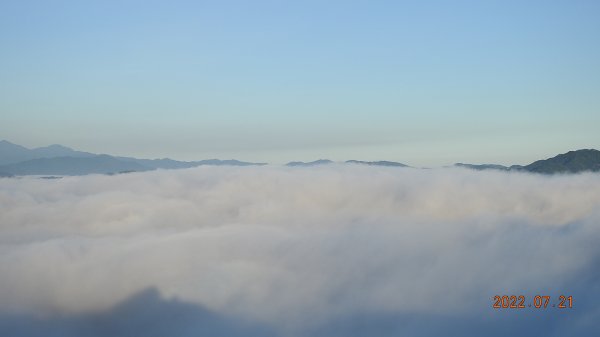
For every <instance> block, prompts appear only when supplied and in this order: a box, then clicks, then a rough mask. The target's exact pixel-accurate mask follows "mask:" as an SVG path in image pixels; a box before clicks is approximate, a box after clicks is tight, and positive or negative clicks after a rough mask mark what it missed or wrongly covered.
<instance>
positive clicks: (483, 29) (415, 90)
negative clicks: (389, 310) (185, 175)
mask: <svg viewBox="0 0 600 337" xmlns="http://www.w3.org/2000/svg"><path fill="white" fill-rule="evenodd" d="M598 18H600V1H577V0H571V1H375V0H371V1H311V0H309V1H226V0H221V1H27V0H24V1H1V0H0V51H1V53H0V139H6V140H8V141H10V142H13V143H17V144H20V145H24V146H27V147H39V146H45V145H49V144H55V143H58V144H62V145H66V146H69V147H72V148H75V149H78V150H83V151H90V152H98V153H110V154H118V155H129V156H136V157H143V158H161V157H171V158H174V159H181V160H196V159H198V160H199V159H205V158H215V157H216V158H222V159H228V158H236V159H240V160H247V161H265V162H270V163H284V162H287V161H291V160H303V161H310V160H315V159H319V158H329V159H332V160H347V159H359V160H394V161H399V162H403V163H406V164H409V165H413V166H439V165H446V164H451V163H454V162H472V163H500V164H527V163H530V162H531V161H533V160H536V159H541V158H547V157H550V156H553V155H556V154H558V153H563V152H566V151H568V150H574V149H580V148H596V149H600V132H599V131H598V126H599V125H600V20H599V19H598Z"/></svg>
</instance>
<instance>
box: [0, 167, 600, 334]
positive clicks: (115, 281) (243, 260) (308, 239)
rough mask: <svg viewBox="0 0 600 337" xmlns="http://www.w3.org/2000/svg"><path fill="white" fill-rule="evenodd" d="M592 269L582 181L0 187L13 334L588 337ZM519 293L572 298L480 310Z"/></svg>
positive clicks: (213, 173) (302, 171)
mask: <svg viewBox="0 0 600 337" xmlns="http://www.w3.org/2000/svg"><path fill="white" fill-rule="evenodd" d="M599 263H600V174H593V173H584V174H578V175H555V176H545V175H534V174H527V173H507V172H496V171H471V170H466V169H450V168H448V169H433V170H419V169H409V168H385V167H371V166H362V165H325V166H320V167H310V168H288V167H273V166H264V167H199V168H194V169H186V170H170V171H160V170H159V171H152V172H145V173H132V174H122V175H116V176H104V175H90V176H81V177H65V178H63V179H53V180H47V179H37V178H32V177H30V178H11V179H0V334H1V335H7V336H38V335H44V336H107V335H111V336H436V335H440V334H444V335H446V334H452V333H455V334H461V335H473V336H480V335H487V336H491V335H503V334H509V335H513V336H515V335H531V334H533V335H546V336H549V335H556V336H558V335H561V336H565V335H572V334H578V335H586V334H589V333H592V332H593V331H597V328H598V323H597V322H599V321H600V264H599ZM513 294H514V295H524V296H527V303H531V299H532V298H533V296H534V295H538V294H539V295H548V296H552V301H553V303H557V299H558V296H559V295H566V296H573V298H574V308H571V309H557V308H550V307H549V308H547V309H533V308H526V309H493V308H492V304H493V300H492V299H493V297H494V296H495V295H513ZM2 332H5V333H2Z"/></svg>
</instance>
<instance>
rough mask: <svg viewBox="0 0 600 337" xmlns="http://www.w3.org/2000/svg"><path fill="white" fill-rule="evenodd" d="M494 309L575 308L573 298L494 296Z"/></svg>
mask: <svg viewBox="0 0 600 337" xmlns="http://www.w3.org/2000/svg"><path fill="white" fill-rule="evenodd" d="M492 302H493V304H492V308H494V309H527V308H533V309H547V308H557V309H571V308H573V296H565V295H560V296H558V298H556V297H555V298H552V296H544V295H535V296H533V297H529V298H528V297H527V296H523V295H503V296H499V295H496V296H494V299H493V301H492Z"/></svg>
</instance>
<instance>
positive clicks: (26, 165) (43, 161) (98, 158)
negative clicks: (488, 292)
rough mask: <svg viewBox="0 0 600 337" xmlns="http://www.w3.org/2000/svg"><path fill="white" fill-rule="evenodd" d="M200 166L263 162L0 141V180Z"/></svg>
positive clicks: (581, 165)
mask: <svg viewBox="0 0 600 337" xmlns="http://www.w3.org/2000/svg"><path fill="white" fill-rule="evenodd" d="M333 163H334V162H333V161H331V160H328V159H319V160H315V161H312V162H301V161H292V162H289V163H287V164H286V166H290V167H310V166H317V165H327V164H333ZM344 163H345V164H353V165H370V166H389V167H409V166H408V165H405V164H402V163H398V162H393V161H360V160H348V161H345V162H344ZM201 165H232V166H249V165H266V163H252V162H243V161H239V160H234V159H230V160H220V159H206V160H199V161H178V160H173V159H169V158H163V159H138V158H133V157H119V156H111V155H107V154H94V153H90V152H82V151H76V150H73V149H71V148H68V147H66V146H62V145H58V144H54V145H50V146H45V147H39V148H35V149H28V148H26V147H24V146H21V145H17V144H13V143H11V142H8V141H6V140H2V141H0V177H10V176H19V175H58V176H63V175H84V174H94V173H96V174H116V173H126V172H140V171H150V170H156V169H181V168H191V167H197V166H201ZM454 166H456V167H463V168H468V169H474V170H501V171H524V172H533V173H543V174H553V173H577V172H583V171H593V172H597V171H600V151H598V150H594V149H584V150H576V151H569V152H567V153H563V154H559V155H557V156H555V157H552V158H548V159H543V160H538V161H535V162H533V163H531V164H529V165H525V166H522V165H512V166H503V165H497V164H464V163H456V164H454Z"/></svg>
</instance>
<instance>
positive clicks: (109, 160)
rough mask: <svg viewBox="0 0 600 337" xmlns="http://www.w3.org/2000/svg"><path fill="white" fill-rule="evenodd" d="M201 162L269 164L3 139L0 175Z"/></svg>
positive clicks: (139, 168) (121, 169)
mask: <svg viewBox="0 0 600 337" xmlns="http://www.w3.org/2000/svg"><path fill="white" fill-rule="evenodd" d="M201 165H233V166H248V165H265V163H249V162H243V161H239V160H233V159H231V160H219V159H207V160H200V161H178V160H173V159H168V158H164V159H138V158H132V157H117V156H110V155H107V154H94V153H89V152H81V151H75V150H73V149H71V148H68V147H65V146H62V145H50V146H46V147H40V148H36V149H28V148H25V147H23V146H20V145H16V144H12V143H10V142H7V141H5V140H3V141H0V177H11V176H20V175H59V176H67V175H85V174H117V173H128V172H142V171H150V170H156V169H180V168H190V167H197V166H201Z"/></svg>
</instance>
